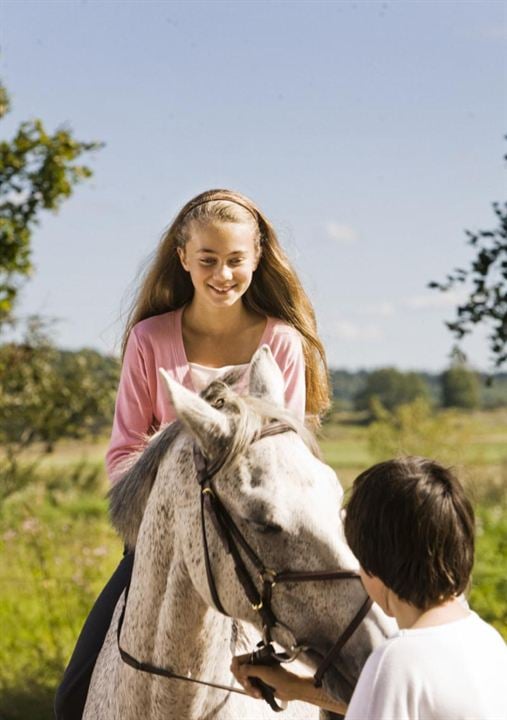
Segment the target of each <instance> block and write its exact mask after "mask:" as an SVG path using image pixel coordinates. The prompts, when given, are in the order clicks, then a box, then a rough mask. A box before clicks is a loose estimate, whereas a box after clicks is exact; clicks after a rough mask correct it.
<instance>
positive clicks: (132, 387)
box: [106, 329, 155, 483]
mask: <svg viewBox="0 0 507 720" xmlns="http://www.w3.org/2000/svg"><path fill="white" fill-rule="evenodd" d="M154 424H155V423H154V417H153V402H152V399H151V396H150V390H149V382H148V372H147V368H146V363H145V359H144V357H143V352H142V348H141V346H140V344H139V341H138V339H137V336H136V334H135V329H134V330H133V331H132V332H131V333H130V336H129V339H128V342H127V347H126V350H125V357H124V359H123V365H122V371H121V376H120V384H119V387H118V394H117V396H116V407H115V412H114V420H113V429H112V433H111V440H110V443H109V448H108V451H107V454H106V467H107V471H108V474H109V477H110V479H111V482H112V483H114V482H116V481H118V480H119V478H120V476H121V472H122V466H123V464H124V463H125V461H126V460H127V459H128V458H129V456H131V455H132V454H134V453H136V452H138V451H139V450H141V449H142V448H143V447H144V445H145V444H146V437H147V435H148V434H149V433H150V432H153V430H154V429H155V428H154Z"/></svg>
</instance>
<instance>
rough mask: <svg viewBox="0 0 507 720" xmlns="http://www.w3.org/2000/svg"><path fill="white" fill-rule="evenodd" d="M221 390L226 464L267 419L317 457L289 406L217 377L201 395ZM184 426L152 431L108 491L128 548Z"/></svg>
mask: <svg viewBox="0 0 507 720" xmlns="http://www.w3.org/2000/svg"><path fill="white" fill-rule="evenodd" d="M220 392H222V393H225V394H226V395H227V401H228V404H229V408H230V410H232V412H231V413H230V416H231V420H232V422H231V429H232V431H233V432H232V435H231V437H230V438H228V443H227V449H226V453H227V461H226V463H225V464H228V463H229V462H230V461H231V460H234V458H236V457H238V456H239V455H241V454H242V453H243V452H245V450H246V449H247V448H248V447H249V445H250V444H251V443H252V440H253V439H254V437H255V435H256V433H257V432H258V431H259V430H260V428H261V427H262V426H263V425H265V424H267V423H269V422H270V421H275V422H282V423H284V424H286V425H288V426H289V427H291V428H292V429H293V430H294V432H296V433H298V435H300V436H301V438H302V439H303V441H304V442H305V444H306V445H307V446H308V448H309V449H310V451H311V452H312V453H313V454H314V455H315V456H316V457H320V451H319V447H318V445H317V442H316V440H315V438H314V436H313V434H312V433H311V432H310V431H309V430H308V429H307V428H305V426H304V425H303V424H302V423H301V422H299V421H298V420H297V419H296V418H295V417H294V416H293V415H292V413H291V412H289V411H288V410H285V409H284V408H281V407H279V406H275V405H273V404H271V403H269V402H267V401H265V400H263V399H259V398H255V397H239V396H238V395H236V394H235V393H233V392H232V391H231V390H230V389H229V388H228V386H227V385H226V384H225V383H224V382H223V381H220V380H215V381H214V382H213V383H211V385H209V387H208V388H206V389H205V390H203V392H202V393H201V396H202V397H203V398H204V399H205V400H209V399H211V397H213V398H214V399H216V397H217V394H220ZM231 406H232V407H231ZM183 429H184V426H183V423H182V422H181V421H180V420H176V421H175V422H173V423H171V424H170V425H167V426H166V427H165V428H163V429H162V430H161V431H160V432H158V433H157V434H156V435H154V436H153V438H152V439H151V440H150V441H149V442H148V444H147V445H146V447H145V449H144V450H143V451H142V452H141V453H140V454H139V455H137V456H134V458H129V460H128V461H127V467H126V468H125V472H124V474H123V475H122V477H121V479H120V480H119V481H118V482H117V483H116V484H115V485H114V486H113V488H112V489H111V490H110V491H109V493H108V497H109V512H110V517H111V521H112V523H113V525H114V527H115V528H116V530H117V531H118V533H119V534H120V536H121V537H122V538H123V539H124V541H125V543H126V545H127V546H128V547H129V548H133V547H134V546H135V544H136V540H137V534H138V532H139V527H140V525H141V521H142V518H143V514H144V510H145V507H146V503H147V502H148V498H149V496H150V493H151V490H152V487H153V483H154V482H155V478H156V476H157V472H158V468H159V465H160V463H161V461H162V459H163V458H164V457H165V455H166V454H167V452H168V451H169V449H170V447H171V446H172V445H173V443H174V441H175V440H176V438H177V437H178V436H179V435H180V433H181V432H182V430H183Z"/></svg>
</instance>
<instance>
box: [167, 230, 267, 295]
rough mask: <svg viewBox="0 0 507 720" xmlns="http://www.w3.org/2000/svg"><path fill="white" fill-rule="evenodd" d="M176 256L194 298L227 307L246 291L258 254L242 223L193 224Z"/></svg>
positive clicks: (253, 239)
mask: <svg viewBox="0 0 507 720" xmlns="http://www.w3.org/2000/svg"><path fill="white" fill-rule="evenodd" d="M178 255H179V258H180V261H181V264H182V266H183V268H184V269H185V270H186V271H187V272H189V273H190V278H191V280H192V283H193V286H194V288H195V296H196V298H198V299H199V300H203V301H204V302H206V303H208V304H211V305H213V306H215V307H229V306H231V305H234V303H235V302H237V301H238V300H239V299H240V298H241V297H242V296H243V295H244V294H245V292H246V291H247V289H248V287H249V285H250V283H251V282H252V275H253V272H254V270H255V268H256V267H257V264H258V262H259V256H260V253H259V251H258V247H257V244H256V242H255V235H254V231H253V230H252V227H251V226H250V225H248V224H246V223H209V224H207V225H200V224H198V223H194V224H193V226H192V227H191V229H190V239H189V240H188V241H187V243H186V245H185V247H183V248H178Z"/></svg>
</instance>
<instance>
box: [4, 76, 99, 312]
mask: <svg viewBox="0 0 507 720" xmlns="http://www.w3.org/2000/svg"><path fill="white" fill-rule="evenodd" d="M8 110H9V97H8V94H7V91H6V89H5V87H3V86H2V85H1V84H0V118H1V117H3V115H5V114H6V112H8ZM100 147H102V144H101V143H97V142H88V143H87V142H80V141H78V140H75V139H74V137H73V136H72V133H71V131H70V130H68V129H65V128H63V127H62V128H59V129H57V130H56V131H55V132H54V133H53V134H49V133H47V132H46V130H45V128H44V125H43V123H42V121H41V120H39V119H35V120H30V121H28V122H24V123H22V124H21V125H20V127H19V128H18V130H17V132H16V134H15V136H14V138H13V139H12V140H10V141H8V140H3V141H2V142H0V323H2V321H5V320H6V319H7V318H8V317H9V316H10V313H11V311H12V307H13V304H14V301H15V299H16V296H17V293H18V290H19V284H20V280H21V279H22V278H24V277H26V276H27V275H29V274H30V272H31V270H32V264H31V247H30V243H31V237H32V233H33V230H34V228H35V226H36V225H37V223H38V222H39V217H40V214H41V211H43V210H54V211H56V210H58V208H59V207H60V205H61V204H62V202H63V201H64V200H65V199H66V198H68V197H69V196H70V195H71V194H72V192H73V190H74V186H75V185H76V184H77V183H79V182H81V181H82V180H85V179H86V178H89V177H90V176H91V175H92V171H91V170H90V168H89V167H87V166H86V165H81V164H79V163H77V162H76V161H77V160H78V158H79V157H80V156H81V155H83V153H87V152H91V151H95V150H98V149H99V148H100Z"/></svg>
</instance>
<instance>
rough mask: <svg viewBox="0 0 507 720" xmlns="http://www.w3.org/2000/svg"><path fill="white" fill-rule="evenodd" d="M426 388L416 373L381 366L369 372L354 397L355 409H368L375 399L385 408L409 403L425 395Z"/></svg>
mask: <svg viewBox="0 0 507 720" xmlns="http://www.w3.org/2000/svg"><path fill="white" fill-rule="evenodd" d="M427 395H428V389H427V387H426V384H425V382H424V380H422V378H420V377H419V375H418V374H417V373H414V372H408V373H403V372H400V371H399V370H396V368H381V369H380V370H374V371H373V372H371V373H370V374H369V375H368V377H367V379H366V385H365V387H364V388H363V389H362V390H360V391H359V392H358V393H357V395H356V397H355V407H356V409H357V410H368V409H370V408H371V405H372V401H373V400H374V399H375V400H377V401H380V402H381V403H382V406H383V407H384V408H386V410H389V411H391V410H394V409H395V408H396V407H398V406H399V405H404V404H406V403H410V402H412V401H413V400H415V399H416V398H418V397H427Z"/></svg>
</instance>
